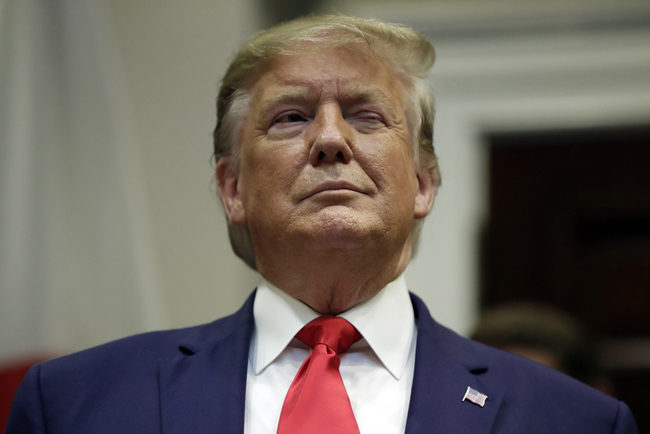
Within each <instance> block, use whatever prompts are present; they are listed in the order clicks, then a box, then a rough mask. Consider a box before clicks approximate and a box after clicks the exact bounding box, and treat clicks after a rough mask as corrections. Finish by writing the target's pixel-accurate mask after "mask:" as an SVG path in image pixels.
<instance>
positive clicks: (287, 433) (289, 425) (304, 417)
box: [278, 316, 361, 434]
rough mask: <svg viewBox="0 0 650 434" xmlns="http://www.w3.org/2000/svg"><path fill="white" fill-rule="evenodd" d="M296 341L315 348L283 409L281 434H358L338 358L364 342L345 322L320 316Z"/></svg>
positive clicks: (299, 334)
mask: <svg viewBox="0 0 650 434" xmlns="http://www.w3.org/2000/svg"><path fill="white" fill-rule="evenodd" d="M296 338H297V339H299V340H300V341H302V342H303V343H305V344H306V345H309V346H310V347H312V348H313V350H312V352H311V353H310V354H309V356H308V357H307V359H305V361H304V362H303V364H302V366H301V367H300V369H299V370H298V373H297V374H296V378H294V380H293V383H291V387H290V388H289V392H287V397H286V398H285V400H284V405H283V406H282V413H281V414H280V423H279V425H278V434H303V433H305V434H306V433H309V434H325V433H336V434H359V427H358V426H357V421H356V420H355V419H354V414H353V413H352V406H351V405H350V398H349V397H348V394H347V392H346V391H345V386H344V385H343V379H342V378H341V373H340V372H339V365H340V364H341V360H340V359H339V356H338V354H340V353H342V352H344V351H346V350H347V349H348V348H350V345H352V344H353V343H355V342H356V341H358V340H359V339H361V334H360V333H359V332H358V331H357V329H355V328H354V326H352V324H350V323H349V322H347V321H346V320H344V319H343V318H339V317H335V316H321V317H318V318H316V319H315V320H313V321H312V322H310V323H309V324H307V325H306V326H305V327H303V328H302V330H300V331H299V332H298V334H297V335H296Z"/></svg>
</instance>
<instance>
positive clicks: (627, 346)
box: [481, 126, 650, 433]
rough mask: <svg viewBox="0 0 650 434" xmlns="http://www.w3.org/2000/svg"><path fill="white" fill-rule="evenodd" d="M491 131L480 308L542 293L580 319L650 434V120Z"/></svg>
mask: <svg viewBox="0 0 650 434" xmlns="http://www.w3.org/2000/svg"><path fill="white" fill-rule="evenodd" d="M487 139H488V143H489V147H490V217H489V222H488V226H487V230H486V232H485V239H484V248H483V264H484V269H483V276H484V278H483V282H482V290H481V291H482V294H481V296H482V300H481V303H482V305H483V306H484V307H487V306H492V305H496V304H500V303H503V302H509V301H516V300H532V301H541V302H545V303H549V304H552V305H555V306H557V307H559V308H561V309H563V310H565V311H567V312H569V313H571V314H572V315H573V316H575V317H576V318H577V319H578V320H579V321H581V322H582V323H583V324H584V325H586V326H587V327H588V328H589V329H590V330H591V331H592V332H593V333H594V334H595V335H596V336H597V337H598V338H599V339H600V341H601V348H602V353H603V354H602V355H603V358H604V360H605V362H606V365H607V366H608V368H609V373H610V377H611V379H612V380H613V382H614V387H615V390H616V394H617V396H618V397H619V398H621V399H623V400H624V401H626V402H627V403H628V405H630V407H631V408H632V410H633V412H634V413H635V417H636V418H637V421H638V423H639V428H640V429H641V432H647V433H650V412H648V411H647V409H648V408H650V393H648V392H649V391H650V127H647V126H646V127H628V128H596V129H590V130H579V131H574V130H572V131H554V132H520V133H498V134H496V133H495V134H490V135H488V137H487ZM622 349H623V350H622Z"/></svg>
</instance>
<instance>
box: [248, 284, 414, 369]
mask: <svg viewBox="0 0 650 434" xmlns="http://www.w3.org/2000/svg"><path fill="white" fill-rule="evenodd" d="M253 314H254V316H255V333H254V334H253V339H252V341H251V351H250V361H251V365H252V367H253V371H254V372H255V374H256V375H258V374H259V373H260V372H262V370H264V369H265V368H266V367H267V366H268V365H269V364H271V363H272V362H273V360H275V359H276V358H277V357H278V356H279V355H280V353H281V352H282V351H283V350H284V349H285V348H286V346H287V345H288V344H289V342H291V340H292V339H293V337H294V336H295V335H296V333H298V332H299V331H300V329H302V328H303V327H304V326H305V324H307V323H308V322H310V321H311V320H313V319H314V318H316V317H318V316H320V314H319V313H318V312H316V311H315V310H313V309H312V308H310V307H309V306H307V305H306V304H304V303H302V302H300V301H298V300H296V299H295V298H293V297H291V296H290V295H288V294H287V293H285V292H284V291H282V290H281V289H279V288H277V287H276V286H274V285H273V284H271V283H270V282H268V281H266V280H264V279H262V282H261V283H260V285H259V286H258V288H257V293H256V295H255V303H254V307H253ZM339 316H340V317H342V318H345V319H346V320H348V321H349V322H350V323H351V324H352V325H353V326H355V327H356V329H357V330H358V331H359V333H361V335H362V336H363V337H364V341H366V342H367V343H368V345H370V347H371V348H372V350H373V351H374V352H375V354H376V355H377V357H378V358H379V360H381V362H382V363H383V365H384V366H385V367H386V369H388V371H389V372H390V373H391V375H392V376H393V377H395V378H396V379H399V378H401V376H402V375H403V374H404V370H405V369H406V363H407V361H408V357H409V354H410V352H411V349H412V346H413V344H414V342H415V340H414V333H415V318H414V315H413V307H412V305H411V299H410V297H409V294H408V289H407V287H406V279H405V278H404V276H403V275H401V276H399V277H398V278H397V279H395V280H394V281H392V282H391V283H389V284H388V285H387V286H386V287H385V288H384V289H382V290H381V291H379V292H378V293H377V294H376V295H374V296H373V297H371V298H369V299H368V300H365V301H363V302H362V303H359V304H358V305H356V306H354V307H353V308H351V309H350V310H347V311H345V312H343V313H342V314H340V315H339Z"/></svg>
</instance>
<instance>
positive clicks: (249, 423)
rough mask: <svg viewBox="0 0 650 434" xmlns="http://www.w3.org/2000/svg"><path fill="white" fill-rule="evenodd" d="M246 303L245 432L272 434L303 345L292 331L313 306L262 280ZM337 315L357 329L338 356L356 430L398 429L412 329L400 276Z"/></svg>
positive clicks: (409, 378) (407, 391) (404, 407)
mask: <svg viewBox="0 0 650 434" xmlns="http://www.w3.org/2000/svg"><path fill="white" fill-rule="evenodd" d="M253 310H254V316H255V330H254V332H253V337H252V339H251V347H250V353H249V361H250V363H249V365H248V377H247V384H246V416H245V432H246V433H247V434H275V433H276V431H277V427H278V421H279V420H280V412H281V410H282V404H283V403H284V398H285V396H286V394H287V391H288V390H289V386H290V385H291V383H292V381H293V379H294V377H295V375H296V373H297V372H298V369H299V368H300V365H301V364H302V362H303V361H304V360H305V358H307V356H308V355H309V352H310V351H311V349H310V348H309V347H307V346H306V345H304V344H303V343H302V342H300V341H298V340H297V339H295V338H294V337H295V335H296V333H298V331H300V329H302V327H303V326H305V324H307V323H308V322H310V321H311V320H313V319H314V318H316V317H318V316H320V314H319V313H318V312H316V311H315V310H313V309H311V308H310V307H309V306H307V305H305V304H303V303H302V302H300V301H298V300H296V299H294V298H293V297H291V296H289V295H288V294H286V293H285V292H283V291H281V290H280V289H278V288H277V287H275V286H273V285H272V284H271V283H269V282H267V281H265V280H262V283H261V284H260V285H259V286H258V288H257V294H256V296H255V304H254V308H253ZM339 316H340V317H342V318H345V319H346V320H348V321H349V322H350V323H351V324H352V325H354V326H355V327H356V329H357V330H358V331H359V332H360V333H361V335H362V336H363V338H362V339H361V340H360V341H359V342H357V343H356V344H354V345H353V346H352V347H350V349H349V350H348V351H347V352H345V353H344V354H342V355H341V356H340V357H341V367H340V371H341V377H342V378H343V383H344V384H345V388H346V390H347V392H348V395H349V396H350V402H351V404H352V410H353V412H354V415H355V418H356V420H357V423H358V425H359V430H360V432H361V434H371V433H372V434H381V433H386V434H388V433H391V434H397V433H403V432H404V430H405V428H406V416H407V413H408V406H409V399H410V396H411V385H412V383H413V368H414V365H415V341H416V333H417V329H416V327H415V318H414V315H413V307H412V305H411V300H410V297H409V294H408V289H407V287H406V281H405V279H404V277H403V276H400V277H398V278H397V279H396V280H394V281H393V282H391V283H389V284H388V285H387V286H386V287H385V288H384V289H382V290H381V291H380V292H379V293H377V294H376V295H375V296H374V297H372V298H370V299H368V300H366V301H364V302H362V303H360V304H358V305H357V306H354V307H353V308H352V309H350V310H348V311H346V312H344V313H342V314H340V315H339Z"/></svg>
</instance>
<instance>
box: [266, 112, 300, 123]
mask: <svg viewBox="0 0 650 434" xmlns="http://www.w3.org/2000/svg"><path fill="white" fill-rule="evenodd" d="M306 120H307V118H306V117H305V116H303V115H301V114H300V113H295V112H292V113H284V114H281V115H280V116H278V117H276V118H275V119H274V120H273V123H274V124H278V123H280V124H285V123H287V124H293V123H298V122H305V121H306Z"/></svg>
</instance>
